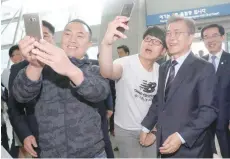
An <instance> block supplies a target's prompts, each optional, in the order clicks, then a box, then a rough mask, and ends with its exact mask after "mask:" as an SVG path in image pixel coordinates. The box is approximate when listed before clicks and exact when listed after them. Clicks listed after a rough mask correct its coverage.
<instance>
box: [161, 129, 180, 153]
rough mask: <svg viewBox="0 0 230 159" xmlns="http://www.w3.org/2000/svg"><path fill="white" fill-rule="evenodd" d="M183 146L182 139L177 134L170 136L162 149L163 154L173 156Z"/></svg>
mask: <svg viewBox="0 0 230 159" xmlns="http://www.w3.org/2000/svg"><path fill="white" fill-rule="evenodd" d="M181 145H182V142H181V139H180V137H179V136H178V134H177V133H174V134H172V135H170V136H169V137H168V138H167V139H166V140H165V142H164V143H163V147H160V153H161V154H172V153H174V152H176V151H177V150H178V149H179V148H180V146H181Z"/></svg>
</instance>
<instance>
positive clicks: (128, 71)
mask: <svg viewBox="0 0 230 159" xmlns="http://www.w3.org/2000/svg"><path fill="white" fill-rule="evenodd" d="M128 20H129V19H128V18H127V17H121V16H118V17H116V19H115V20H114V21H112V22H110V23H109V25H108V29H107V32H106V34H105V36H104V39H103V40H102V43H101V50H100V57H99V64H100V71H101V74H102V76H103V77H105V78H109V79H112V80H115V81H116V106H115V107H116V111H115V119H114V122H115V134H116V135H115V140H116V142H117V144H118V147H119V151H120V156H119V157H121V158H144V157H148V158H154V157H156V145H155V144H153V145H151V144H152V143H153V142H154V141H155V138H156V137H155V135H154V134H153V133H149V135H148V136H147V138H146V141H145V142H146V143H145V144H144V145H148V146H149V145H150V147H144V146H141V145H140V144H139V135H140V132H141V129H142V126H141V121H142V120H143V118H144V117H145V115H146V114H147V112H148V110H149V107H150V105H151V102H152V99H153V96H154V95H155V94H156V92H157V84H158V69H159V65H158V64H157V63H156V62H155V61H156V60H158V59H159V57H161V56H163V55H164V53H165V50H166V49H165V47H166V45H165V32H164V31H163V30H162V29H160V28H159V27H150V28H148V29H147V30H146V31H145V33H144V35H143V41H142V43H141V49H140V53H139V54H135V55H131V56H127V57H124V58H120V59H117V60H115V61H114V62H113V60H112V44H113V43H114V42H115V41H116V40H117V39H120V38H127V37H126V35H124V34H123V33H122V32H119V31H118V30H117V28H118V27H123V28H124V29H126V30H128V26H127V25H125V22H127V21H128Z"/></svg>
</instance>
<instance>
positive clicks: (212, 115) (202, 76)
mask: <svg viewBox="0 0 230 159" xmlns="http://www.w3.org/2000/svg"><path fill="white" fill-rule="evenodd" d="M169 64H170V61H167V62H166V63H164V64H162V65H161V66H160V70H159V83H158V92H157V95H156V96H155V97H154V99H153V102H152V105H151V107H150V109H149V112H148V113H147V115H146V117H145V118H144V120H143V121H142V125H143V126H144V127H146V128H148V129H149V130H152V128H153V127H154V126H155V124H156V123H157V150H159V147H161V146H162V144H163V143H164V141H165V140H166V139H167V138H168V136H170V135H171V134H173V133H175V132H178V133H179V134H180V135H181V136H182V137H183V139H184V140H185V142H186V143H185V144H183V145H182V146H181V147H180V148H179V150H178V151H177V152H175V153H173V154H170V155H167V156H166V157H174V158H179V157H183V158H187V157H188V158H203V157H212V148H211V137H212V136H211V135H209V134H210V133H207V132H208V131H211V129H210V128H211V127H210V125H211V124H212V123H213V121H214V120H215V119H216V118H217V113H218V108H217V107H216V104H215V100H214V99H215V97H214V95H215V83H216V80H215V69H214V66H213V65H212V64H211V63H208V62H207V61H205V60H203V59H201V58H198V57H195V55H193V53H190V54H189V55H188V57H187V58H186V59H185V61H184V63H183V64H182V65H181V67H180V69H179V71H178V73H177V75H176V76H175V78H174V80H173V83H172V86H171V88H170V90H169V93H168V98H167V101H165V100H164V95H165V93H164V92H165V91H164V90H165V82H166V77H167V73H168V70H169ZM158 155H159V151H158Z"/></svg>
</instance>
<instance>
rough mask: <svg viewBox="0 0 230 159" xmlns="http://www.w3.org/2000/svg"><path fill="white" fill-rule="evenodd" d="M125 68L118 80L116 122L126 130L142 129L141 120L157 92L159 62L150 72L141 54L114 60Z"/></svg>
mask: <svg viewBox="0 0 230 159" xmlns="http://www.w3.org/2000/svg"><path fill="white" fill-rule="evenodd" d="M114 63H116V64H120V65H121V66H122V68H123V73H122V76H121V78H120V79H119V80H117V81H116V106H115V117H114V122H115V124H116V125H118V126H119V127H121V128H123V129H126V130H141V129H142V126H141V122H142V120H143V119H144V117H145V116H146V114H147V113H148V110H149V108H150V106H151V104H152V99H153V97H154V95H156V93H157V87H158V74H159V64H157V63H156V62H155V63H154V64H153V70H152V71H151V72H148V71H147V70H146V69H145V68H144V67H143V66H142V64H141V62H140V59H139V55H138V54H135V55H131V56H127V57H123V58H120V59H117V60H115V61H114Z"/></svg>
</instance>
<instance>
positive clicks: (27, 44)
mask: <svg viewBox="0 0 230 159" xmlns="http://www.w3.org/2000/svg"><path fill="white" fill-rule="evenodd" d="M34 42H35V39H34V38H32V37H29V36H26V37H24V38H23V39H22V40H20V42H19V44H18V46H19V49H20V51H21V53H22V56H23V58H24V59H25V60H27V61H28V62H29V63H30V64H31V65H32V66H34V67H36V68H43V67H44V64H43V63H41V62H40V61H38V60H37V59H36V56H35V55H34V54H32V52H31V51H32V50H33V49H34V48H35V47H34Z"/></svg>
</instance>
